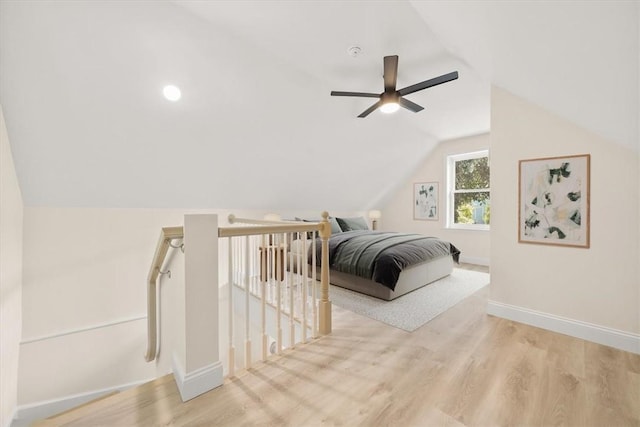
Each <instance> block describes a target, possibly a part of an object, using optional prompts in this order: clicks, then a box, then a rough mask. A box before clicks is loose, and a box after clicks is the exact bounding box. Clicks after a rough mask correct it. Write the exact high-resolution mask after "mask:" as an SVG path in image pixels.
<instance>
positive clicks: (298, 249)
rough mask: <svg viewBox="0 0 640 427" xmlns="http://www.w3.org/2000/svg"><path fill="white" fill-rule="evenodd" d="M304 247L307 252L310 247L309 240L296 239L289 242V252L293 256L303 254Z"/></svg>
mask: <svg viewBox="0 0 640 427" xmlns="http://www.w3.org/2000/svg"><path fill="white" fill-rule="evenodd" d="M305 247H306V248H307V251H308V250H309V248H310V247H311V240H310V239H296V240H294V241H293V242H291V252H293V253H294V254H304V250H305Z"/></svg>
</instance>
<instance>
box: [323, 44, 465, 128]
mask: <svg viewBox="0 0 640 427" xmlns="http://www.w3.org/2000/svg"><path fill="white" fill-rule="evenodd" d="M383 77H384V92H382V93H380V94H378V93H366V92H339V91H335V90H334V91H331V96H357V97H362V98H379V101H378V102H376V103H375V104H373V105H372V106H371V107H369V108H367V109H366V110H365V111H363V112H362V114H360V115H359V116H358V117H360V118H365V117H367V116H368V115H369V114H371V113H372V112H373V111H375V110H376V109H378V108H380V111H382V112H385V113H392V112H394V111H397V110H398V109H399V108H400V107H404V108H406V109H407V110H410V111H413V112H414V113H417V112H418V111H420V110H424V107H422V106H420V105H418V104H416V103H415V102H411V101H409V100H408V99H405V98H403V97H404V96H405V95H409V94H411V93H414V92H417V91H419V90H423V89H427V88H430V87H432V86H437V85H440V84H442V83H447V82H450V81H451V80H455V79H457V78H458V72H457V71H453V72H451V73H448V74H443V75H442V76H439V77H435V78H433V79H429V80H425V81H423V82H420V83H416V84H414V85H411V86H407V87H405V88H403V89H400V90H396V82H397V78H398V55H393V56H385V57H384V76H383Z"/></svg>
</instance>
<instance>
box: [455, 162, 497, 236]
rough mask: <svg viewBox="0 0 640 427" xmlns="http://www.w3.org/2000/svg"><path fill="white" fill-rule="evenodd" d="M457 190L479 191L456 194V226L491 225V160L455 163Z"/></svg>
mask: <svg viewBox="0 0 640 427" xmlns="http://www.w3.org/2000/svg"><path fill="white" fill-rule="evenodd" d="M455 178H456V180H455V186H456V188H455V189H456V190H478V191H468V192H464V193H455V194H454V196H453V197H454V212H455V214H454V222H455V223H456V224H489V223H490V219H491V213H490V193H489V191H486V190H485V191H482V190H484V189H488V188H489V178H490V172H489V158H488V157H480V158H475V159H467V160H459V161H457V162H455Z"/></svg>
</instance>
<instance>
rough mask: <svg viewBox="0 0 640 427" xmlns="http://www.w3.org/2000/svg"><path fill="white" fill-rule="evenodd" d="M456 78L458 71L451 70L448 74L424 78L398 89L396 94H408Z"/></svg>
mask: <svg viewBox="0 0 640 427" xmlns="http://www.w3.org/2000/svg"><path fill="white" fill-rule="evenodd" d="M457 78H458V72H457V71H453V72H451V73H448V74H443V75H442V76H440V77H435V78H433V79H429V80H425V81H423V82H420V83H416V84H414V85H411V86H407V87H405V88H403V89H400V90H399V91H398V95H400V96H404V95H409V94H410V93H414V92H417V91H419V90H423V89H427V88H429V87H433V86H438V85H441V84H442V83H447V82H450V81H451V80H455V79H457Z"/></svg>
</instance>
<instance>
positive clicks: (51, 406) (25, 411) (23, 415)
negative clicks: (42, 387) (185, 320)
mask: <svg viewBox="0 0 640 427" xmlns="http://www.w3.org/2000/svg"><path fill="white" fill-rule="evenodd" d="M152 380H153V378H149V379H146V380H142V381H135V382H132V383H128V384H122V385H118V386H114V387H108V388H103V389H100V390H94V391H89V392H86V393H78V394H73V395H71V396H66V397H62V398H59V399H52V400H45V401H42V402H36V403H29V404H27V405H20V406H18V409H17V410H16V413H15V416H14V418H13V420H14V423H16V422H17V423H18V424H20V425H29V424H30V423H31V421H35V420H41V419H44V418H48V417H50V416H52V415H55V414H59V413H60V412H64V411H67V410H69V409H71V408H75V407H76V406H79V405H82V404H83V403H87V402H90V401H91V400H94V399H98V398H99V397H102V396H105V395H107V394H109V393H113V392H114V391H124V390H127V389H129V388H132V387H136V386H139V385H141V384H144V383H147V382H149V381H152ZM27 422H28V423H27ZM12 425H13V424H12Z"/></svg>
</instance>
